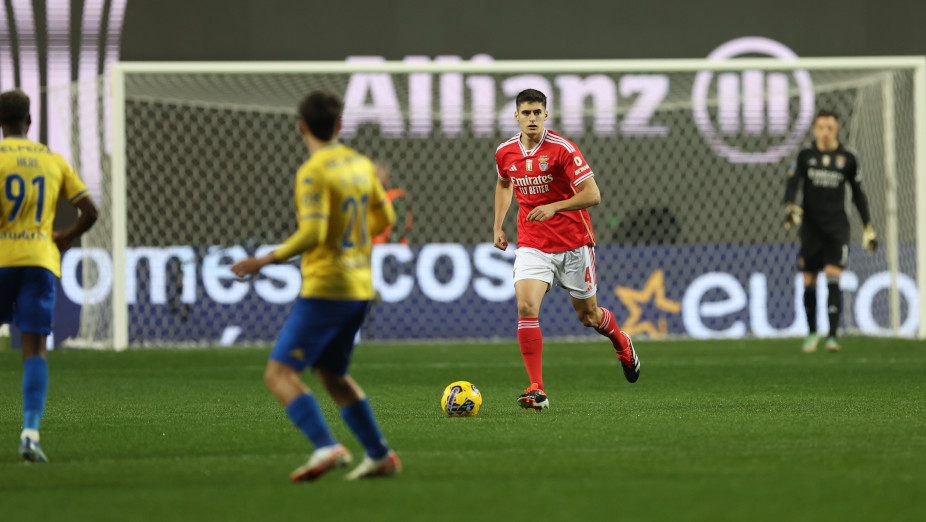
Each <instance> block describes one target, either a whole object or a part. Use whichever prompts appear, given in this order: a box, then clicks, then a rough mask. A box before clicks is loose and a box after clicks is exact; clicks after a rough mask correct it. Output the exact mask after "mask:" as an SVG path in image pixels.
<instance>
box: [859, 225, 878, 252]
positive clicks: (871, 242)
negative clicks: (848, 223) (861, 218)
mask: <svg viewBox="0 0 926 522" xmlns="http://www.w3.org/2000/svg"><path fill="white" fill-rule="evenodd" d="M862 248H864V249H865V250H867V251H868V253H869V254H874V253H875V251H876V250H878V236H877V235H876V234H875V227H873V226H871V225H865V231H864V232H862Z"/></svg>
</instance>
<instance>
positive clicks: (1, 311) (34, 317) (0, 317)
mask: <svg viewBox="0 0 926 522" xmlns="http://www.w3.org/2000/svg"><path fill="white" fill-rule="evenodd" d="M55 292H56V290H55V274H53V273H51V270H49V269H47V268H42V267H40V266H5V267H0V324H2V323H13V324H14V325H16V328H19V330H20V331H22V332H25V333H30V334H38V335H48V334H50V333H51V326H52V319H53V317H54V315H55Z"/></svg>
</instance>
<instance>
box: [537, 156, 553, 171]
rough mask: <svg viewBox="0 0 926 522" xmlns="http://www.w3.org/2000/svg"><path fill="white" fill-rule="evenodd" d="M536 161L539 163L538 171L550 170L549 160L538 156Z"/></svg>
mask: <svg viewBox="0 0 926 522" xmlns="http://www.w3.org/2000/svg"><path fill="white" fill-rule="evenodd" d="M537 161H538V162H539V163H540V171H541V172H546V171H547V169H548V168H550V158H548V157H547V156H540V157H539V158H537Z"/></svg>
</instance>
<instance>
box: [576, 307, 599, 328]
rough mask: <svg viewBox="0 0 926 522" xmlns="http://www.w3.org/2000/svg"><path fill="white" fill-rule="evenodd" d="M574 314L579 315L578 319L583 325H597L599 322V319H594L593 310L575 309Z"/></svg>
mask: <svg viewBox="0 0 926 522" xmlns="http://www.w3.org/2000/svg"><path fill="white" fill-rule="evenodd" d="M576 315H577V316H578V317H579V321H582V324H584V325H585V326H598V323H599V322H600V320H599V321H596V320H595V319H596V317H595V315H596V314H595V310H576Z"/></svg>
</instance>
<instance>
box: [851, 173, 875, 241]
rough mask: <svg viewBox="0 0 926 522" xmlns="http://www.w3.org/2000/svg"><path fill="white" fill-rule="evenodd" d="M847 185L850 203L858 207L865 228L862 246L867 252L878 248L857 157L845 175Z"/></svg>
mask: <svg viewBox="0 0 926 522" xmlns="http://www.w3.org/2000/svg"><path fill="white" fill-rule="evenodd" d="M847 178H848V181H849V186H850V187H851V188H852V203H853V204H855V208H857V209H858V213H859V216H861V218H862V224H863V225H864V226H865V230H864V231H863V232H862V248H864V249H865V250H867V251H868V252H869V253H872V254H873V253H874V252H875V251H876V250H878V235H877V234H875V227H874V226H873V225H872V224H871V209H870V208H869V206H868V197H867V196H866V195H865V191H864V190H862V180H861V176H859V173H858V158H856V159H855V161H853V165H852V171H851V172H850V173H849V176H847Z"/></svg>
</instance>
